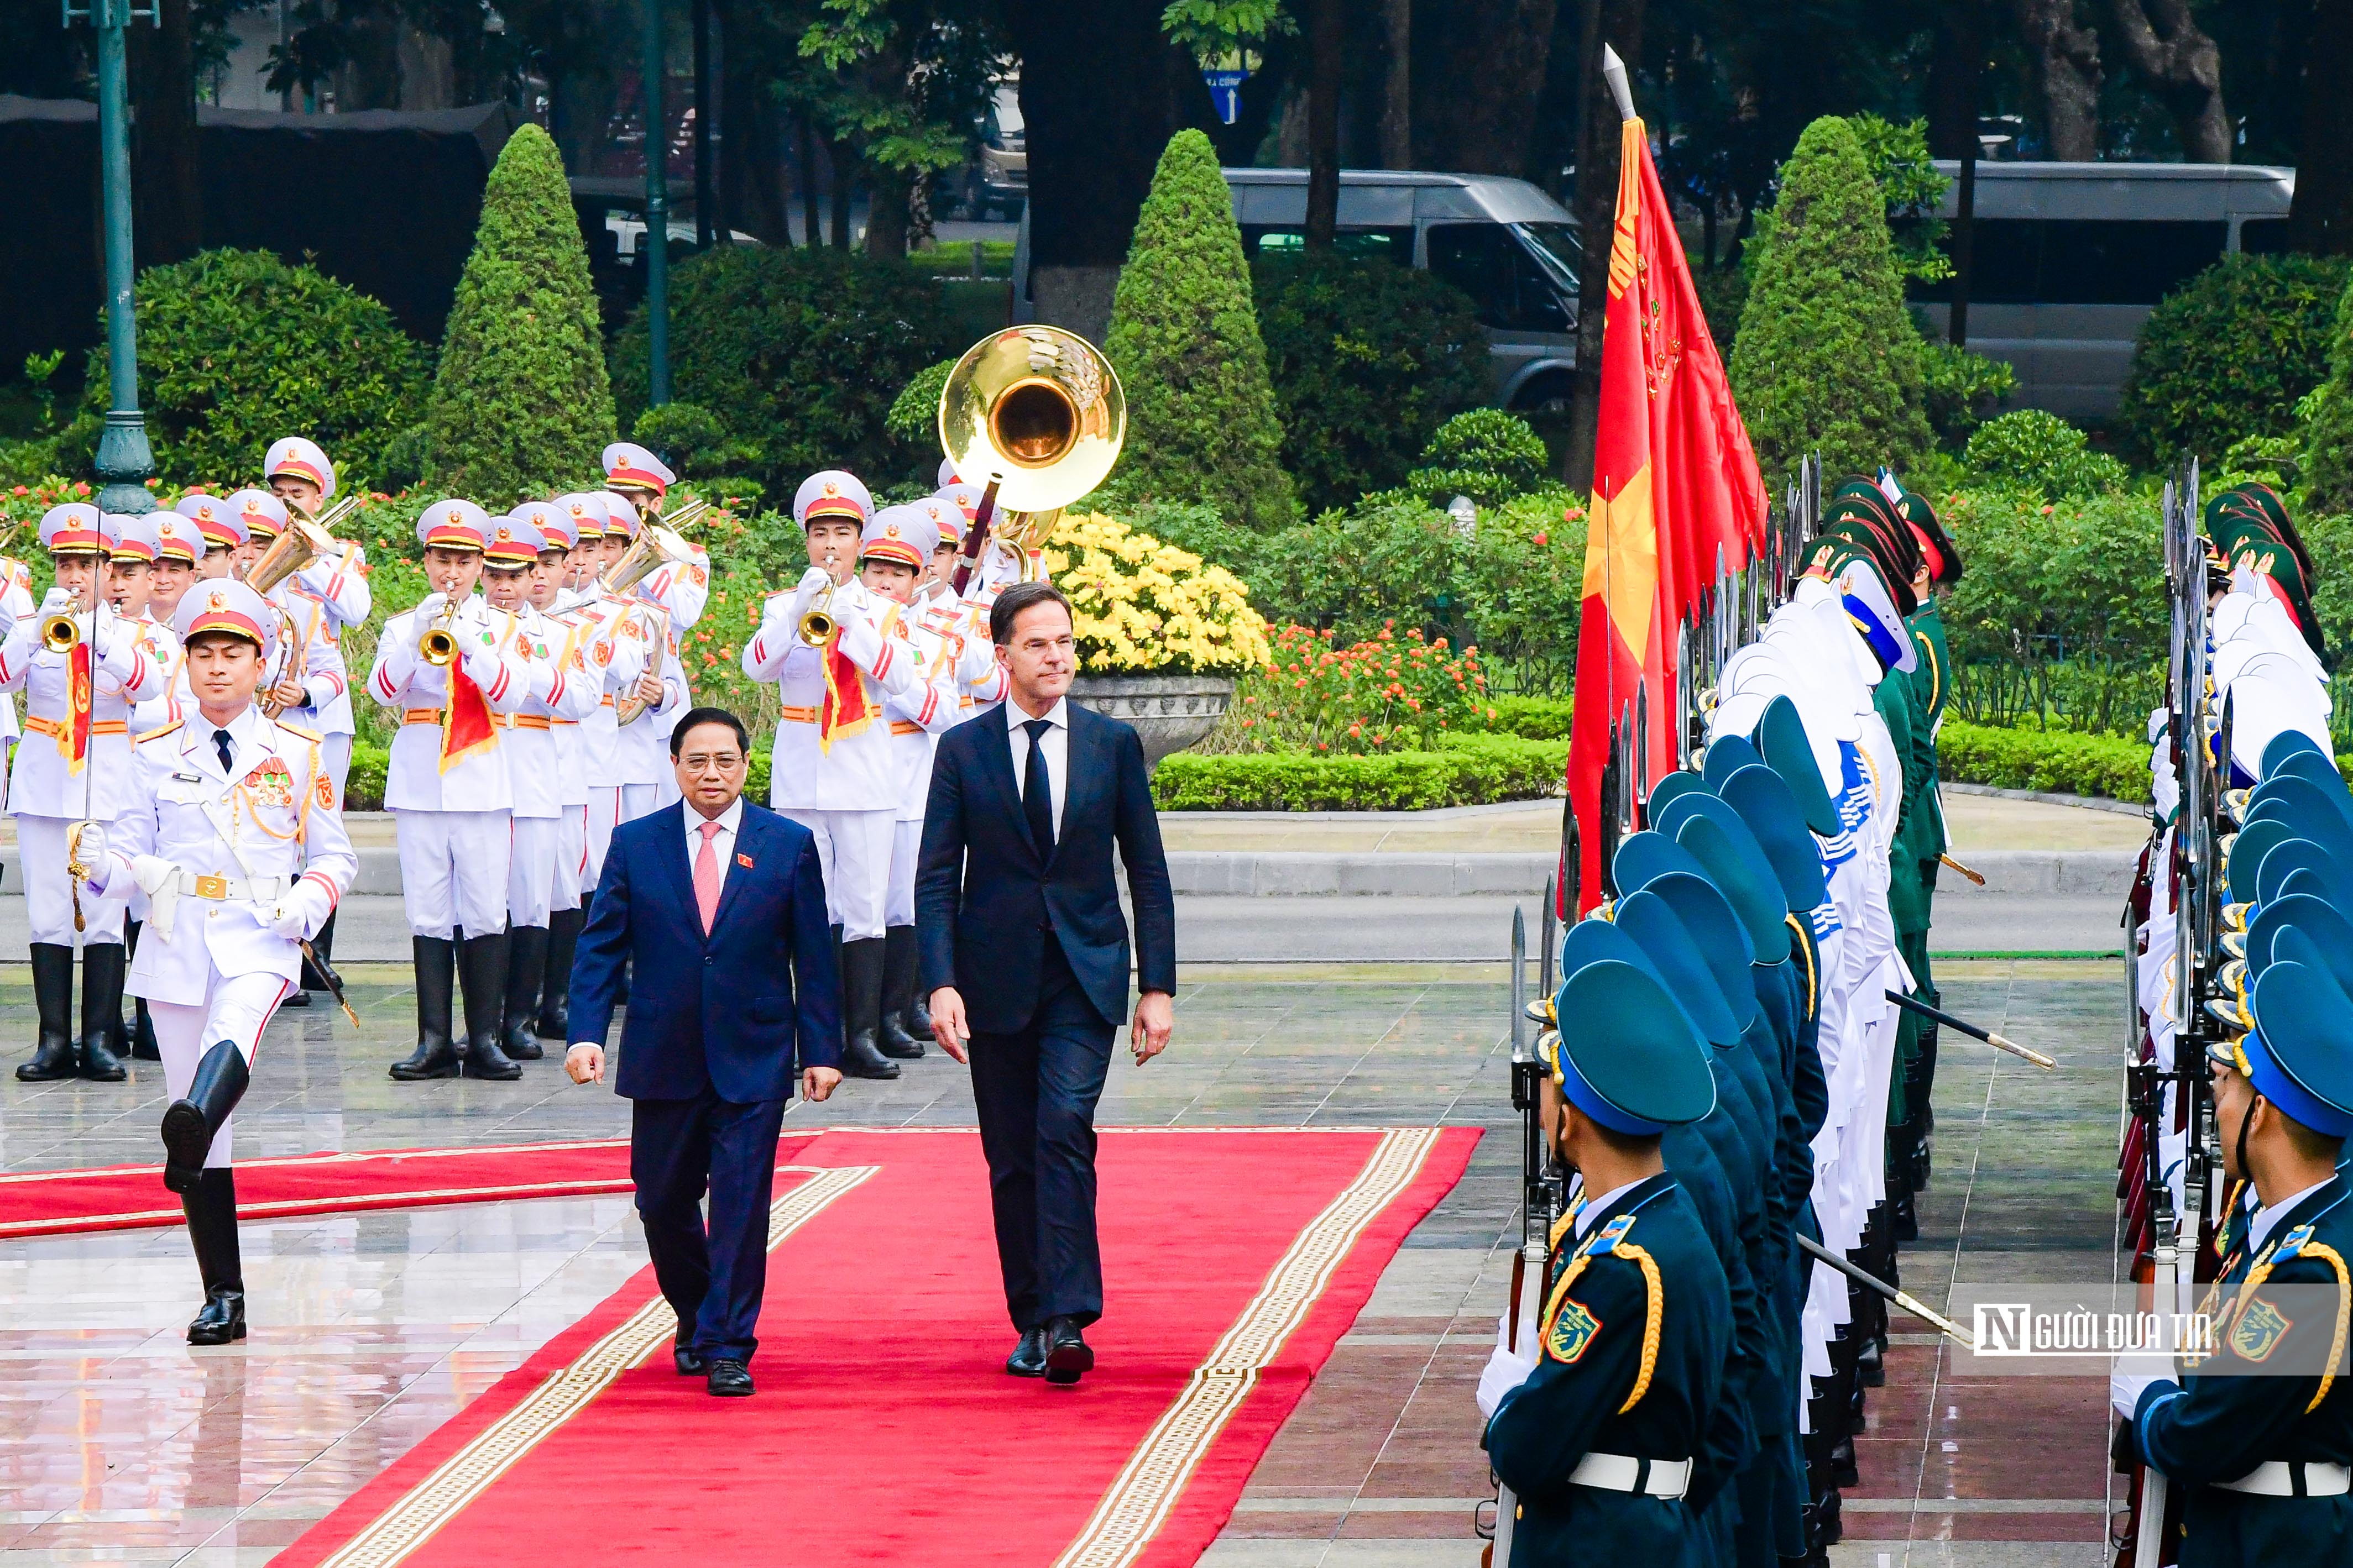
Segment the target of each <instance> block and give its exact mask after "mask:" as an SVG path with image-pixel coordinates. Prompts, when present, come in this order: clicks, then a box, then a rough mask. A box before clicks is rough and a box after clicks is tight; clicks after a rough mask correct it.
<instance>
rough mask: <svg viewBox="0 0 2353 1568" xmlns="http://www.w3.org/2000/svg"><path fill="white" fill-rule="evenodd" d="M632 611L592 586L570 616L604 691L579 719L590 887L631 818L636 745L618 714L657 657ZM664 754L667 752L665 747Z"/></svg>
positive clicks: (585, 873)
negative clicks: (627, 795)
mask: <svg viewBox="0 0 2353 1568" xmlns="http://www.w3.org/2000/svg"><path fill="white" fill-rule="evenodd" d="M633 608H634V606H633V605H631V604H630V603H629V602H628V601H626V600H621V599H615V598H610V597H608V596H607V595H606V594H605V593H604V591H603V590H602V589H600V588H598V587H596V586H595V585H593V584H592V585H591V586H590V587H589V588H588V589H587V595H586V598H584V599H583V600H582V601H581V602H580V604H579V605H576V606H575V608H574V610H573V612H572V613H573V614H574V615H575V616H580V617H582V618H583V619H584V621H585V622H586V626H585V629H584V632H583V640H584V642H585V643H586V647H587V649H588V662H589V664H590V666H591V668H593V669H594V670H595V671H596V673H598V674H599V675H601V677H602V678H603V687H604V689H603V690H602V692H601V693H600V694H599V696H598V698H597V705H596V709H595V710H593V711H592V712H590V713H589V715H588V716H587V717H586V719H583V720H582V721H580V752H581V760H582V768H581V771H582V773H583V776H584V777H585V778H586V784H587V795H588V800H587V807H586V821H585V822H584V824H583V828H582V831H583V835H584V838H585V846H584V858H583V860H582V871H581V882H582V885H583V886H584V887H586V888H590V889H593V888H595V887H596V883H597V882H598V880H600V879H602V878H603V876H604V874H605V851H606V849H607V847H609V846H610V845H611V844H612V842H613V829H614V828H616V827H618V826H620V825H621V824H622V823H624V822H626V821H628V816H626V815H625V803H624V800H623V789H624V780H625V778H626V776H627V773H628V765H627V753H626V752H625V749H624V748H625V745H632V744H635V742H633V741H632V742H624V740H623V739H622V736H621V731H620V717H619V711H618V710H619V706H620V704H621V703H623V702H625V701H627V700H629V698H630V696H631V695H632V694H633V693H634V692H635V691H636V690H637V686H638V679H640V678H641V677H642V676H643V675H644V674H645V670H646V664H647V661H648V660H649V659H650V658H652V657H653V645H652V642H651V640H650V633H649V629H648V627H647V626H646V623H645V621H644V619H643V617H641V616H636V615H634V614H632V610H633ZM664 695H665V696H667V695H668V692H667V690H665V692H664ZM639 722H641V723H642V722H643V720H642V719H641V720H639ZM663 750H664V752H665V753H667V752H668V750H669V748H668V745H667V743H665V745H664V748H663Z"/></svg>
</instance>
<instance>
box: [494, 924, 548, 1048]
mask: <svg viewBox="0 0 2353 1568" xmlns="http://www.w3.org/2000/svg"><path fill="white" fill-rule="evenodd" d="M547 935H548V930H547V927H545V926H512V927H509V928H508V931H507V996H506V1019H505V1022H504V1024H503V1025H502V1026H501V1028H500V1031H499V1048H500V1049H501V1050H502V1051H504V1052H506V1054H507V1055H508V1056H510V1057H512V1058H514V1059H515V1060H517V1061H519V1062H535V1061H537V1060H539V1058H542V1057H543V1056H545V1055H546V1054H547V1053H546V1051H544V1050H543V1049H542V1048H541V1047H540V1043H539V1037H537V1036H536V1035H533V1033H532V1032H531V1019H532V1015H533V1014H534V1013H536V1012H538V1011H539V986H540V975H541V973H542V972H543V970H544V969H545V968H546V967H547Z"/></svg>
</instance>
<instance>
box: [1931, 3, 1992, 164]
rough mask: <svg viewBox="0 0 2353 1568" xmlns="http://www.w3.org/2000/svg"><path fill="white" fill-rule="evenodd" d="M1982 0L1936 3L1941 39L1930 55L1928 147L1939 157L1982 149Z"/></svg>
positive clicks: (1939, 36) (1937, 41)
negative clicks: (1979, 102)
mask: <svg viewBox="0 0 2353 1568" xmlns="http://www.w3.org/2000/svg"><path fill="white" fill-rule="evenodd" d="M1985 35H1986V14H1985V6H1984V5H1983V3H1982V0H1945V3H1944V4H1943V5H1939V6H1937V7H1936V42H1935V43H1934V45H1933V46H1932V47H1931V48H1930V50H1929V54H1928V151H1929V153H1930V154H1931V155H1932V156H1935V157H1938V158H1957V157H1959V156H1960V155H1961V154H1962V153H1976V152H1978V112H1979V108H1980V106H1979V104H1978V76H1979V74H1980V73H1981V72H1982V71H1983V69H1984V67H1985V51H1986V36H1985Z"/></svg>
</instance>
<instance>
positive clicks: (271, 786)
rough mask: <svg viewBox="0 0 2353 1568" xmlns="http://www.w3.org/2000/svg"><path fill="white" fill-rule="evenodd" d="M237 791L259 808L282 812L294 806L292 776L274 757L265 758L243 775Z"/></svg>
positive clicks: (290, 771)
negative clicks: (263, 807) (267, 807)
mask: <svg viewBox="0 0 2353 1568" xmlns="http://www.w3.org/2000/svg"><path fill="white" fill-rule="evenodd" d="M237 791H238V793H239V794H241V795H244V796H245V798H246V799H248V800H249V801H251V802H252V803H253V804H254V805H259V806H269V807H271V808H273V809H276V810H281V811H282V810H284V809H285V808H286V807H287V806H290V805H293V804H294V774H293V772H292V770H291V769H290V768H288V767H287V765H286V764H285V763H283V762H282V761H280V759H278V758H276V757H265V758H263V759H262V760H261V762H260V763H258V764H256V765H255V767H254V769H253V771H252V772H251V773H247V774H246V775H245V778H244V780H243V782H241V783H240V784H238V785H237Z"/></svg>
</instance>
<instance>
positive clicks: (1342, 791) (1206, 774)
mask: <svg viewBox="0 0 2353 1568" xmlns="http://www.w3.org/2000/svg"><path fill="white" fill-rule="evenodd" d="M1567 766H1568V742H1566V741H1527V740H1522V739H1520V738H1519V737H1518V736H1515V735H1463V736H1455V737H1449V738H1447V739H1444V740H1441V741H1440V742H1439V746H1438V749H1437V750H1435V751H1429V752H1397V753H1395V754H1394V755H1391V756H1386V757H1347V756H1326V755H1321V754H1314V753H1309V752H1252V753H1243V754H1240V755H1224V756H1202V755H1200V754H1198V753H1197V752H1177V753H1176V755H1175V756H1173V757H1169V758H1167V759H1166V760H1165V761H1163V762H1162V763H1161V764H1160V767H1159V769H1158V771H1157V772H1155V773H1154V774H1153V776H1152V795H1153V801H1154V804H1155V805H1158V806H1159V808H1160V809H1161V810H1163V811H1423V810H1428V809H1430V807H1433V806H1441V805H1482V804H1484V803H1486V802H1489V801H1500V800H1542V799H1544V798H1546V796H1553V795H1558V794H1559V793H1560V789H1561V781H1562V778H1563V776H1564V775H1565V773H1566V772H1567Z"/></svg>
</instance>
